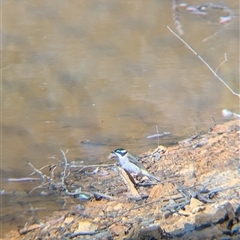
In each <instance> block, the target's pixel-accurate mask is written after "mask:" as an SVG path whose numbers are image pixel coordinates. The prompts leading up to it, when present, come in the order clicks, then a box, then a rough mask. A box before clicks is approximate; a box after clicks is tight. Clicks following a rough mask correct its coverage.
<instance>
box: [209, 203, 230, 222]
mask: <svg viewBox="0 0 240 240" xmlns="http://www.w3.org/2000/svg"><path fill="white" fill-rule="evenodd" d="M227 216H228V215H227V210H226V209H225V208H224V207H222V206H221V207H219V208H218V209H217V210H216V212H215V213H214V214H213V215H212V222H213V223H215V224H217V223H222V222H224V221H225V220H227Z"/></svg>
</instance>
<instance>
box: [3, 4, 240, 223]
mask: <svg viewBox="0 0 240 240" xmlns="http://www.w3.org/2000/svg"><path fill="white" fill-rule="evenodd" d="M201 2H202V3H204V1H201ZM196 3H197V4H199V1H191V4H196ZM225 4H226V5H227V6H228V7H230V8H231V9H233V11H234V12H235V13H236V15H238V14H239V13H238V9H239V6H238V4H239V3H238V2H237V1H233V0H232V1H231V0H228V1H225ZM2 9H3V11H2V13H3V19H2V22H3V24H2V28H1V32H2V39H3V56H2V59H3V60H2V107H3V108H2V109H3V110H2V138H3V144H2V149H3V151H2V166H1V169H2V176H1V179H2V181H3V184H2V189H5V190H9V191H10V190H14V188H15V186H17V188H18V191H23V190H26V191H27V190H30V189H32V187H33V186H35V184H29V183H28V184H26V183H24V184H17V185H13V184H12V183H7V182H6V179H7V178H9V177H11V178H12V177H25V176H28V174H30V173H31V169H30V168H29V167H28V165H27V161H30V162H32V163H33V164H34V165H35V166H36V167H39V168H40V167H41V166H43V165H45V164H49V163H52V162H53V160H52V159H49V157H51V156H56V157H57V158H59V159H60V158H61V155H60V151H59V149H63V150H64V151H65V150H67V149H68V154H67V157H68V159H69V160H76V159H77V160H82V161H84V162H85V163H86V164H87V163H105V162H106V161H107V156H108V153H109V152H110V151H111V150H113V149H115V148H116V147H119V146H121V147H125V148H127V149H129V150H131V151H132V152H133V153H134V154H139V153H142V152H143V151H144V150H148V149H149V148H155V147H156V146H157V144H158V140H157V139H147V138H146V137H147V136H148V135H151V134H155V133H156V132H157V129H158V131H159V132H164V131H168V132H171V135H170V136H166V137H164V138H162V139H160V142H161V144H163V145H166V144H173V143H175V142H177V141H178V140H179V139H182V138H184V137H187V136H189V135H191V134H195V133H196V132H199V131H201V130H207V129H209V128H210V127H211V126H212V125H213V123H212V117H213V118H214V119H215V121H216V122H217V123H221V122H223V121H225V120H224V119H223V117H222V115H221V110H222V109H223V108H229V109H230V110H233V111H236V112H237V111H238V108H239V99H238V98H237V97H235V96H233V95H232V94H231V93H230V92H229V90H227V89H226V87H224V85H223V84H222V83H220V82H219V80H217V79H216V78H215V77H214V76H213V74H212V73H211V72H210V71H209V70H208V69H207V68H206V66H205V65H204V64H203V63H202V62H201V61H200V60H199V59H198V58H197V57H196V56H195V55H194V54H193V53H192V52H190V51H189V49H187V48H186V46H184V44H183V43H181V42H180V41H179V40H178V39H177V38H176V37H175V36H173V34H172V33H170V32H169V30H168V29H167V26H168V25H169V26H170V27H172V29H174V24H173V20H172V6H171V1H156V0H155V1H151V2H146V1H142V0H140V1H91V0H90V1H89V0H88V1H65V2H59V1H56V2H55V1H51V2H42V1H34V2H28V1H21V2H19V1H14V0H12V1H11V0H10V1H4V2H3V3H2ZM214 14H215V15H216V16H215V15H214ZM214 14H211V16H206V17H202V16H197V15H192V14H189V13H186V11H185V10H184V9H180V18H181V22H182V25H183V29H184V32H185V35H184V39H185V40H187V41H188V42H189V43H190V44H191V46H192V47H193V48H194V49H195V50H196V51H197V52H198V53H199V54H200V55H201V56H202V57H203V58H204V59H205V60H206V61H207V62H208V63H209V64H210V65H211V66H212V67H213V69H216V68H217V67H218V66H219V64H220V63H221V62H223V60H224V54H225V53H226V54H227V56H228V61H227V62H225V63H224V64H223V65H222V66H221V67H220V68H219V69H218V74H219V75H220V76H221V77H222V78H223V79H224V80H225V81H226V82H227V83H228V84H229V85H230V86H231V87H232V88H233V89H234V90H235V91H236V92H238V91H239V25H238V22H239V21H238V20H239V19H238V18H236V19H233V21H231V22H230V23H227V24H225V25H221V24H219V23H218V18H219V16H222V14H223V15H224V14H225V13H223V12H221V11H218V12H214ZM82 142H84V143H86V144H83V143H82ZM44 201H45V200H44ZM13 202H14V201H13ZM23 202H24V200H23ZM42 202H43V200H42V198H41V197H40V198H39V203H42ZM3 203H4V202H3ZM13 206H14V208H12V209H11V211H10V209H9V213H11V214H13V215H14V214H17V212H18V211H19V208H18V207H17V205H16V204H14V203H13ZM3 207H4V206H3ZM5 210H6V209H5ZM3 220H4V219H3Z"/></svg>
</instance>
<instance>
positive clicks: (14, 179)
mask: <svg viewBox="0 0 240 240" xmlns="http://www.w3.org/2000/svg"><path fill="white" fill-rule="evenodd" d="M39 180H41V178H30V177H27V178H8V179H7V181H8V182H32V181H39Z"/></svg>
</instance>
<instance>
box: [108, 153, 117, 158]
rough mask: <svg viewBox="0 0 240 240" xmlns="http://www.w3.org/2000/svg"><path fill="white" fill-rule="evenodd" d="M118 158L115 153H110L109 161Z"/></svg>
mask: <svg viewBox="0 0 240 240" xmlns="http://www.w3.org/2000/svg"><path fill="white" fill-rule="evenodd" d="M114 157H116V155H115V153H114V152H110V154H109V155H108V159H111V158H114Z"/></svg>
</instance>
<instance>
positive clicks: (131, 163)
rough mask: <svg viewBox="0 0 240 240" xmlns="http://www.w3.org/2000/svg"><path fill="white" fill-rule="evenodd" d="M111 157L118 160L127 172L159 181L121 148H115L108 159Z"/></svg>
mask: <svg viewBox="0 0 240 240" xmlns="http://www.w3.org/2000/svg"><path fill="white" fill-rule="evenodd" d="M113 156H116V157H117V158H118V161H119V163H120V165H121V167H122V168H123V169H124V170H126V171H127V172H129V173H133V174H136V175H137V176H147V177H148V178H149V179H151V180H153V179H155V180H157V181H158V182H160V181H161V180H160V179H159V178H157V177H155V176H153V175H152V174H151V173H149V172H148V171H147V169H146V168H145V167H144V166H143V165H142V164H141V163H140V162H139V161H138V160H137V159H136V158H135V157H134V156H133V155H132V154H130V153H128V151H127V150H125V149H123V148H117V149H116V150H114V151H113V152H111V153H110V155H109V157H108V158H112V157H113Z"/></svg>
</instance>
